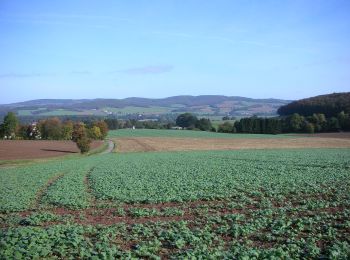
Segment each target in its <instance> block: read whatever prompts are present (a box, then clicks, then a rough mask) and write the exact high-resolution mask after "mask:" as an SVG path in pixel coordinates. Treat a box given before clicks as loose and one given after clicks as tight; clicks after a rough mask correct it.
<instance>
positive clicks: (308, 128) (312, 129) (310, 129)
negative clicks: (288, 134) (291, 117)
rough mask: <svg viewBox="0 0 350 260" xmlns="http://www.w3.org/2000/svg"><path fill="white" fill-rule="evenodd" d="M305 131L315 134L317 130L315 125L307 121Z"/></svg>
mask: <svg viewBox="0 0 350 260" xmlns="http://www.w3.org/2000/svg"><path fill="white" fill-rule="evenodd" d="M305 132H306V133H309V134H313V133H314V132H315V127H314V125H313V124H312V123H309V122H306V124H305Z"/></svg>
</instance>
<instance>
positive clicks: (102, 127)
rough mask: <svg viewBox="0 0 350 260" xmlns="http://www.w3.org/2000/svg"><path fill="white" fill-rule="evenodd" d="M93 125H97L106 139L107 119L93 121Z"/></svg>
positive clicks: (102, 137)
mask: <svg viewBox="0 0 350 260" xmlns="http://www.w3.org/2000/svg"><path fill="white" fill-rule="evenodd" d="M93 126H97V127H98V128H99V129H100V131H101V138H100V139H101V140H103V139H105V138H106V137H107V134H108V125H107V123H106V122H105V121H97V122H94V123H93Z"/></svg>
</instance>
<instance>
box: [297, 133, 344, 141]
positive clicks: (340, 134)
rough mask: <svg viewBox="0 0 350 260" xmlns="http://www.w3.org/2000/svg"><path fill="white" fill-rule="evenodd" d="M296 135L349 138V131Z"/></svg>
mask: <svg viewBox="0 0 350 260" xmlns="http://www.w3.org/2000/svg"><path fill="white" fill-rule="evenodd" d="M298 136H306V137H323V138H341V139H349V140H350V132H340V133H316V134H299V135H298Z"/></svg>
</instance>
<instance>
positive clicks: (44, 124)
mask: <svg viewBox="0 0 350 260" xmlns="http://www.w3.org/2000/svg"><path fill="white" fill-rule="evenodd" d="M39 129H40V133H41V136H42V138H43V139H48V140H61V139H62V136H63V129H62V122H61V120H60V119H59V118H57V117H53V118H48V119H46V120H42V121H40V122H39Z"/></svg>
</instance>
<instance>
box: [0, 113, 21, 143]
mask: <svg viewBox="0 0 350 260" xmlns="http://www.w3.org/2000/svg"><path fill="white" fill-rule="evenodd" d="M17 127H18V119H17V116H16V114H15V113H13V112H8V113H7V115H6V116H5V118H4V123H3V132H4V136H6V137H7V138H9V139H13V138H15V137H16V130H17Z"/></svg>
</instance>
